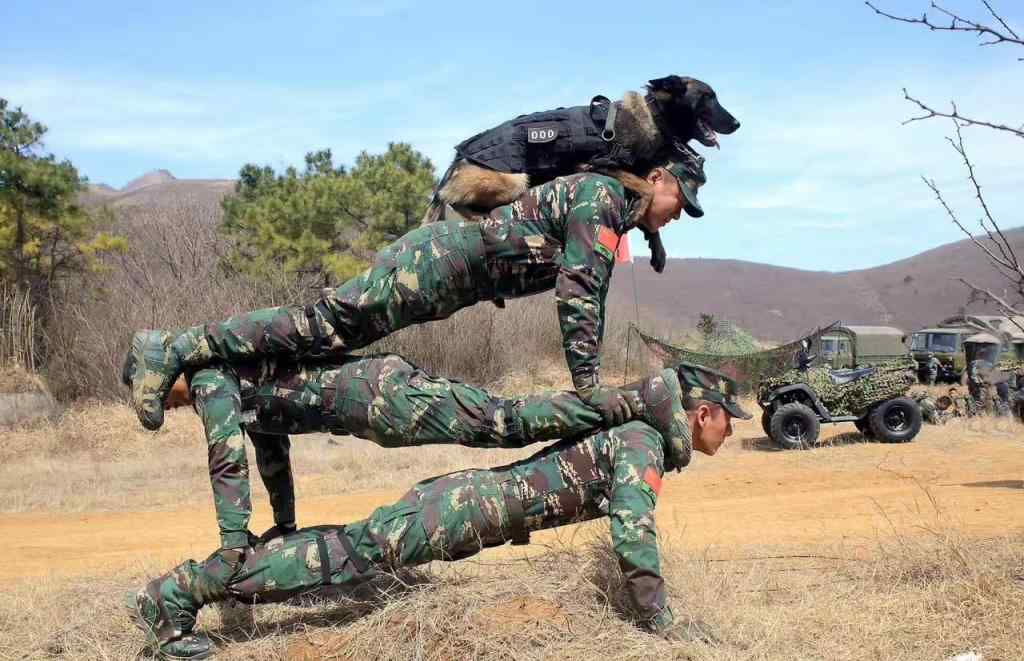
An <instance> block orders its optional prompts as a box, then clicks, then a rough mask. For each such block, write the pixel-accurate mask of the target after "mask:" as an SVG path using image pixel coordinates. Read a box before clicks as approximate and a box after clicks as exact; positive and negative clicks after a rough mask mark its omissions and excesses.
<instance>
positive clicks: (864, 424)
mask: <svg viewBox="0 0 1024 661" xmlns="http://www.w3.org/2000/svg"><path fill="white" fill-rule="evenodd" d="M853 426H854V427H856V428H857V431H859V432H860V433H861V435H862V436H863V437H864V438H874V437H875V433H874V432H873V431H871V424H870V423H869V422H868V416H864V417H863V418H860V419H858V420H854V421H853Z"/></svg>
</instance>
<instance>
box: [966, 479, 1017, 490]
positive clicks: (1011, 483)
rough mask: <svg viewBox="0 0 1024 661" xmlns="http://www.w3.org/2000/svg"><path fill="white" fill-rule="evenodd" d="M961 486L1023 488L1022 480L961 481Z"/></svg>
mask: <svg viewBox="0 0 1024 661" xmlns="http://www.w3.org/2000/svg"><path fill="white" fill-rule="evenodd" d="M960 486H962V487H980V488H983V489H1024V480H991V481H989V482H962V483H960Z"/></svg>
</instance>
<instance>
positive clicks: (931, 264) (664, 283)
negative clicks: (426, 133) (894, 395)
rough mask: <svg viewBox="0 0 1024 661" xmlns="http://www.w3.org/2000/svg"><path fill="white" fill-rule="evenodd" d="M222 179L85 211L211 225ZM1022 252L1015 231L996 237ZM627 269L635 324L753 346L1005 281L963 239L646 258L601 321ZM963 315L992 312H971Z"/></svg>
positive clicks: (1023, 240)
mask: <svg viewBox="0 0 1024 661" xmlns="http://www.w3.org/2000/svg"><path fill="white" fill-rule="evenodd" d="M234 186H235V182H234V181H233V180H229V179H177V178H175V177H174V175H172V174H171V173H170V172H168V171H166V170H154V171H152V172H149V173H146V174H144V175H142V176H141V177H138V178H137V179H134V180H132V181H131V182H129V183H128V185H126V186H125V187H124V188H123V189H122V190H119V191H118V190H114V189H112V188H110V187H109V186H103V185H93V186H90V187H89V191H88V192H86V193H85V194H83V201H84V203H85V204H87V205H106V206H109V207H111V208H113V209H115V210H119V211H120V212H121V213H122V215H124V216H126V217H127V219H128V220H129V221H130V220H131V218H132V217H133V216H135V215H142V214H145V213H147V212H153V211H159V210H161V209H166V208H170V207H174V206H178V205H181V204H183V203H187V204H189V205H190V206H192V207H193V208H198V209H201V210H205V211H207V212H208V213H203V214H202V217H204V218H209V219H210V222H217V219H219V218H220V217H221V212H220V201H221V199H223V197H224V196H225V195H229V194H231V193H232V192H233V191H234ZM1006 235H1007V237H1008V238H1009V240H1010V242H1011V243H1012V244H1013V245H1014V247H1015V248H1016V249H1017V250H1019V251H1021V253H1022V254H1024V228H1020V229H1014V230H1010V231H1008V232H1006ZM634 266H635V274H636V282H635V286H636V289H637V292H638V294H639V295H638V298H639V307H640V325H641V326H643V327H644V328H648V329H655V330H657V331H658V332H665V333H667V332H670V331H671V330H675V329H678V330H680V331H689V330H692V329H693V328H694V327H695V326H696V323H697V319H698V316H699V315H700V314H701V313H708V314H713V315H716V316H718V317H719V318H723V319H729V320H731V321H733V322H734V323H735V324H737V325H739V326H740V327H742V328H744V329H746V330H748V331H750V332H751V333H753V335H754V336H755V337H757V338H758V339H760V340H768V341H784V340H788V339H791V338H794V337H797V336H799V335H800V334H801V333H804V332H806V331H807V330H810V329H812V328H815V327H817V326H819V325H823V324H828V323H831V322H832V321H836V320H840V321H843V322H846V323H850V324H872V325H874V324H882V325H891V326H897V327H899V328H902V329H904V330H908V331H910V330H914V329H917V328H920V327H922V326H925V325H929V324H933V323H935V322H936V321H939V320H940V319H942V318H944V317H948V316H951V315H954V314H957V313H958V312H959V311H960V309H961V308H963V307H964V306H965V303H966V301H967V292H966V289H965V287H964V286H963V285H962V284H960V283H959V282H957V281H956V280H955V278H957V277H965V278H967V279H969V280H971V281H972V282H975V283H977V284H979V285H981V286H984V287H989V288H992V289H994V290H1000V291H1001V290H1002V288H1003V287H1004V286H1005V282H1003V281H1001V280H1000V278H999V276H998V275H997V274H996V273H995V272H994V271H993V269H992V267H991V266H989V264H988V262H987V261H986V259H985V257H984V255H982V254H981V252H980V251H979V250H978V249H977V247H975V246H974V245H973V244H971V243H970V241H968V240H964V241H958V242H956V243H950V244H947V245H944V246H940V247H938V248H934V249H932V250H928V251H926V252H923V253H920V254H918V255H915V256H913V257H910V258H907V259H903V260H900V261H897V262H892V263H891V264H885V265H883V266H878V267H875V268H870V269H863V270H858V271H843V272H837V273H833V272H827V271H804V270H800V269H792V268H786V267H782V266H770V265H768V264H760V263H756V262H747V261H742V260H735V259H699V258H697V259H670V260H669V262H668V266H666V268H665V272H664V273H663V274H662V275H660V276H659V275H658V274H656V273H654V271H652V270H651V268H650V267H649V266H648V265H647V260H646V258H643V259H641V260H639V261H638V262H637V263H636V264H635V265H630V264H619V265H618V266H616V267H615V278H614V279H613V282H612V288H611V292H610V294H609V304H610V307H611V312H610V314H612V315H615V317H616V318H617V319H619V320H629V321H632V320H634V319H635V317H636V311H635V310H636V306H635V304H634V302H633V287H634V282H633V277H632V271H633V270H634ZM968 310H970V311H972V312H978V313H995V312H997V311H996V310H995V309H994V308H993V307H991V306H987V307H986V306H983V305H978V304H973V305H971V306H969V307H968Z"/></svg>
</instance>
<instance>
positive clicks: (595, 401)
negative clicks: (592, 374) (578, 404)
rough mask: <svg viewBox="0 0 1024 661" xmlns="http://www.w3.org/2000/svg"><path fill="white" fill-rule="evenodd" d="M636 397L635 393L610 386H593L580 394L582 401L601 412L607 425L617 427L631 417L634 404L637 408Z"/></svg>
mask: <svg viewBox="0 0 1024 661" xmlns="http://www.w3.org/2000/svg"><path fill="white" fill-rule="evenodd" d="M636 397H637V395H636V393H633V392H627V391H625V390H620V389H619V388H614V387H612V386H594V388H593V389H591V390H590V391H589V392H588V393H586V394H584V395H582V399H583V401H585V402H586V403H587V404H588V405H590V406H591V407H592V408H593V409H594V410H596V411H597V412H598V413H600V414H601V417H602V418H603V419H604V424H605V425H606V426H608V427H618V426H619V425H621V424H622V423H624V422H626V421H627V420H629V419H631V418H632V417H633V411H634V410H635V409H634V406H636V407H637V408H639V404H638V402H636V401H635V400H636ZM631 403H632V405H631Z"/></svg>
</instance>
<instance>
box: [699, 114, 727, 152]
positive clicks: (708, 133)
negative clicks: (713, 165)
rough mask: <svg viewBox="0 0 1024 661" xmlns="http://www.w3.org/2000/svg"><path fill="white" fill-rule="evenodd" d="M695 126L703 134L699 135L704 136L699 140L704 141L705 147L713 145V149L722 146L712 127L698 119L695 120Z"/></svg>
mask: <svg viewBox="0 0 1024 661" xmlns="http://www.w3.org/2000/svg"><path fill="white" fill-rule="evenodd" d="M697 128H699V129H700V132H701V133H702V134H703V135H701V137H702V138H704V139H703V140H701V142H703V143H704V146H705V147H714V148H715V149H721V148H722V147H721V146H720V145H719V144H718V136H717V135H716V134H715V131H714V129H712V128H711V127H710V126H708V125H707V124H705V123H704V122H703V121H701V120H699V119H698V120H697Z"/></svg>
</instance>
